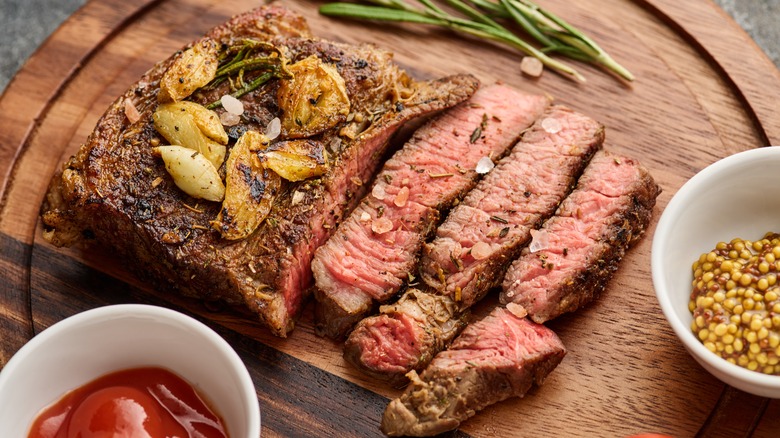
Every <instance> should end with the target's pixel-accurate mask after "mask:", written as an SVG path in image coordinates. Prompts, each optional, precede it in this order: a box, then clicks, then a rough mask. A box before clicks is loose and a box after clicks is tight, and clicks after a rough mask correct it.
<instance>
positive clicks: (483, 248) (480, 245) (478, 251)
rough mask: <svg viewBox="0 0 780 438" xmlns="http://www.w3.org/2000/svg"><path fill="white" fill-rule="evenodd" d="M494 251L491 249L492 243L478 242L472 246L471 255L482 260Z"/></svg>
mask: <svg viewBox="0 0 780 438" xmlns="http://www.w3.org/2000/svg"><path fill="white" fill-rule="evenodd" d="M492 252H493V251H492V250H491V249H490V244H489V243H487V242H477V243H475V244H474V246H472V247H471V256H472V257H474V259H475V260H482V259H485V258H487V257H489V256H490V254H491V253H492Z"/></svg>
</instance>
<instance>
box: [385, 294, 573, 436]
mask: <svg viewBox="0 0 780 438" xmlns="http://www.w3.org/2000/svg"><path fill="white" fill-rule="evenodd" d="M565 354H566V350H565V348H564V346H563V343H561V341H560V339H558V336H556V335H555V333H553V332H552V330H550V329H548V328H547V327H545V326H543V325H541V324H536V323H533V322H531V321H529V320H528V319H527V318H521V317H517V316H515V315H514V314H513V313H512V312H510V311H508V310H507V309H506V308H504V307H498V308H496V309H494V310H493V311H492V312H491V313H490V314H488V316H486V317H485V318H483V319H482V320H480V321H478V322H476V323H474V324H471V325H469V326H468V327H467V328H466V329H465V330H464V331H463V333H462V334H461V335H460V336H458V338H457V339H455V341H454V342H453V343H452V345H451V346H450V348H449V349H448V350H445V351H442V352H441V353H439V354H438V355H436V357H435V358H434V359H433V361H432V362H431V364H430V365H429V366H428V367H427V368H426V369H425V370H424V371H423V372H422V373H421V374H420V375H418V374H417V372H416V371H411V372H409V377H410V378H411V383H410V384H409V386H408V387H407V388H406V390H405V391H404V393H403V394H402V395H401V397H399V398H397V399H394V400H392V401H391V402H390V404H389V405H388V406H387V409H386V410H385V413H384V416H383V417H382V424H381V428H382V431H383V432H384V433H386V434H387V435H390V436H403V435H410V436H432V435H436V434H439V433H442V432H446V431H448V430H452V429H455V428H456V427H458V425H459V424H460V423H461V422H463V421H465V420H466V419H468V418H469V417H471V416H473V415H474V414H476V413H477V411H479V410H481V409H483V408H485V407H487V406H489V405H492V404H494V403H498V402H500V401H502V400H506V399H507V398H509V397H522V396H524V395H525V394H526V393H527V392H528V390H529V389H531V387H532V386H533V385H534V384H535V385H541V384H542V383H543V382H544V380H545V378H546V377H547V376H548V375H549V374H550V372H552V370H554V369H555V367H557V366H558V364H559V363H560V362H561V360H563V357H564V356H565Z"/></svg>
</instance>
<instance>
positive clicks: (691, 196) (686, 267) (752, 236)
mask: <svg viewBox="0 0 780 438" xmlns="http://www.w3.org/2000/svg"><path fill="white" fill-rule="evenodd" d="M651 264H652V276H653V286H654V287H655V292H656V296H657V297H658V301H659V303H660V305H661V308H662V310H663V312H664V315H665V317H666V319H667V320H668V321H669V324H670V325H671V327H672V329H673V330H674V332H675V333H676V334H677V336H678V337H679V338H680V340H681V341H682V343H683V344H684V345H685V347H686V349H687V350H688V352H689V353H690V354H691V355H692V356H693V357H694V359H696V361H698V362H699V364H701V366H702V367H704V368H705V369H706V370H707V371H709V372H710V373H712V374H713V375H714V376H715V377H717V378H718V379H720V380H722V381H723V382H725V383H727V384H729V385H731V386H733V387H735V388H738V389H741V390H743V391H746V392H749V393H752V394H755V395H759V396H764V397H772V398H780V278H779V277H780V147H777V146H768V147H762V148H758V149H752V150H748V151H745V152H740V153H737V154H734V155H731V156H729V157H726V158H724V159H721V160H719V161H717V162H715V163H713V164H712V165H710V166H708V167H706V168H705V169H703V170H702V171H701V172H699V173H697V174H696V175H695V176H694V177H693V178H691V179H690V180H689V181H688V182H686V183H685V184H684V185H683V186H682V187H681V188H680V190H679V191H678V192H677V193H676V194H675V195H674V196H673V197H672V199H671V201H670V202H669V204H668V205H667V207H666V209H665V210H664V212H663V214H662V215H661V218H660V220H659V222H658V226H657V227H656V230H655V234H654V237H653V245H652V256H651Z"/></svg>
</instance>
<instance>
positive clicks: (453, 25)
mask: <svg viewBox="0 0 780 438" xmlns="http://www.w3.org/2000/svg"><path fill="white" fill-rule="evenodd" d="M366 1H367V2H368V3H371V4H372V5H363V4H356V3H329V4H325V5H323V6H321V7H320V9H319V11H320V13H321V14H323V15H328V16H337V17H346V18H353V19H361V20H380V21H397V22H408V23H418V24H428V25H435V26H440V27H446V28H449V29H452V30H455V31H458V32H462V33H467V34H470V35H473V36H476V37H478V38H482V39H487V40H492V41H496V42H499V43H503V44H506V45H509V46H510V47H514V48H516V49H519V50H520V51H522V52H524V53H525V54H527V55H529V56H533V57H535V58H537V59H538V60H540V61H541V62H542V63H543V64H544V65H545V66H547V67H549V68H551V69H553V70H555V71H557V72H558V73H561V74H563V75H564V76H566V77H570V78H572V79H575V80H577V81H580V82H585V78H584V77H583V76H582V75H581V74H580V73H579V72H578V71H577V70H575V69H574V68H573V67H571V66H570V65H569V64H567V63H564V62H562V61H559V60H557V59H554V58H552V57H551V56H550V55H549V54H550V53H557V54H559V55H562V56H566V57H568V58H570V59H575V60H578V61H586V62H591V63H595V64H599V65H602V66H603V67H605V68H606V69H608V70H610V71H612V72H614V73H615V74H617V75H619V76H620V77H622V78H624V79H626V80H628V81H631V80H633V79H634V77H633V75H632V74H631V73H630V72H629V71H628V70H626V69H625V68H624V67H622V66H621V65H620V64H618V63H617V62H615V61H614V60H613V59H612V58H611V57H610V56H609V55H608V54H607V53H606V52H605V51H604V50H603V49H601V48H600V47H599V46H598V45H597V44H596V43H595V42H594V41H593V40H592V39H590V38H589V37H587V36H586V35H585V34H583V33H582V32H580V31H579V30H577V29H576V28H574V27H573V26H571V25H570V24H568V23H567V22H565V21H564V20H563V19H561V18H560V17H558V16H556V15H554V14H552V13H551V12H549V11H546V10H544V9H542V8H541V7H539V6H538V5H536V4H534V3H532V2H531V1H529V0H495V1H493V0H445V1H446V2H447V4H448V5H449V6H450V7H452V8H453V9H455V10H456V11H458V12H459V13H460V14H462V15H463V16H465V17H466V18H462V17H460V16H456V15H453V14H450V13H447V12H445V11H444V10H443V9H442V8H440V7H439V6H437V5H436V4H435V3H434V2H433V0H417V2H418V3H420V6H412V5H411V4H409V3H407V2H406V1H404V0H366ZM467 1H468V3H467ZM499 20H511V21H512V22H514V23H516V24H517V25H518V26H520V27H521V28H522V29H523V30H525V32H526V33H528V35H530V36H531V37H532V38H533V39H534V40H535V41H536V42H538V43H539V44H540V45H541V48H536V47H535V46H533V45H532V44H530V43H528V42H527V41H525V40H523V39H521V38H520V37H518V36H517V35H516V34H514V33H513V32H511V31H510V30H509V29H508V28H507V27H505V26H504V25H502V24H500V23H499Z"/></svg>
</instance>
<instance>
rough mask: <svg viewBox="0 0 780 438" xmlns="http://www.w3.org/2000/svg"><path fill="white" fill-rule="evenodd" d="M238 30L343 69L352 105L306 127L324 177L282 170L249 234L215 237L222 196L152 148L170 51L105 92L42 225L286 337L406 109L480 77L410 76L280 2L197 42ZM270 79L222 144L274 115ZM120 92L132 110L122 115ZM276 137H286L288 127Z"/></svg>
mask: <svg viewBox="0 0 780 438" xmlns="http://www.w3.org/2000/svg"><path fill="white" fill-rule="evenodd" d="M246 38H252V39H254V40H258V41H262V42H267V43H270V44H272V45H273V46H275V47H276V48H277V49H279V50H280V51H281V53H282V54H283V55H284V56H285V57H287V58H288V59H289V60H290V62H296V61H298V60H301V59H304V58H307V57H309V56H311V55H315V56H317V57H318V58H320V59H321V61H322V62H323V63H327V64H329V65H332V66H334V67H335V68H336V70H337V71H338V73H339V74H340V75H341V76H342V77H343V79H344V82H345V86H346V93H347V95H348V96H349V100H350V102H351V103H352V106H351V108H350V111H351V114H352V115H351V117H347V121H343V122H339V123H338V124H336V125H335V126H332V127H330V128H328V129H326V130H325V131H324V132H321V133H318V134H316V135H315V136H314V137H312V139H313V140H316V141H317V142H320V143H321V144H323V145H325V147H326V148H327V151H328V156H329V157H330V161H329V163H328V165H329V170H328V171H327V172H326V173H325V174H324V175H322V176H320V177H315V178H310V179H307V180H303V181H300V182H295V183H293V182H288V181H286V180H285V181H283V183H282V186H281V189H280V191H279V192H278V193H277V194H276V198H275V201H274V204H273V207H272V209H271V211H270V213H269V214H268V216H267V218H266V219H265V221H264V222H263V223H262V224H261V225H260V226H259V228H258V229H257V230H256V231H255V232H254V233H253V234H251V235H249V236H248V237H247V238H244V239H241V240H235V241H228V240H225V239H222V238H221V237H220V235H219V233H218V232H217V231H215V230H214V229H213V228H211V226H210V221H213V220H214V219H215V218H216V217H217V214H218V212H219V210H220V207H221V206H220V204H219V203H215V202H209V201H203V200H199V199H195V198H192V197H190V196H188V195H186V194H185V193H184V192H182V191H181V190H179V189H178V188H177V187H176V186H175V185H174V183H173V181H172V179H171V177H170V176H169V174H168V173H167V172H166V170H165V167H164V165H163V163H162V162H161V160H160V159H159V158H158V157H156V156H154V155H153V154H152V151H151V145H152V144H153V142H157V141H159V140H160V137H159V135H158V134H157V132H156V131H155V129H154V127H153V125H152V121H151V115H152V113H153V112H154V111H155V109H156V108H157V105H158V98H157V95H158V92H159V87H160V85H159V82H160V78H161V77H162V75H163V73H164V72H165V71H166V70H167V69H168V67H169V66H171V65H172V63H174V61H175V60H176V59H177V58H178V57H179V56H181V55H180V54H178V53H177V54H175V55H174V56H172V57H171V58H169V59H167V60H165V61H162V62H161V63H159V64H158V65H156V66H154V67H153V68H152V69H151V70H150V71H149V72H148V73H146V74H145V75H144V76H143V77H142V78H141V80H140V81H139V82H138V83H136V84H135V85H134V86H132V87H131V88H130V89H129V90H128V91H127V92H126V93H125V94H124V95H122V96H121V97H119V99H117V100H116V101H115V102H114V103H113V104H112V106H111V107H110V108H109V109H108V111H107V112H106V113H105V114H104V116H103V117H102V118H101V119H100V121H99V122H98V123H97V126H96V128H95V131H94V132H93V133H92V134H91V135H90V137H89V138H88V140H87V142H86V144H85V145H84V146H82V148H81V149H80V150H79V151H78V153H77V154H76V155H75V156H74V157H72V158H71V159H70V160H69V161H68V162H67V163H65V165H64V166H63V168H62V170H61V172H59V173H57V175H55V177H54V179H53V180H52V183H51V186H50V190H49V193H48V195H47V199H46V202H45V203H44V206H43V209H42V218H43V222H44V225H45V228H46V234H45V236H46V237H47V238H48V239H49V240H50V241H51V242H52V243H54V244H55V245H70V244H73V243H74V242H75V241H77V240H81V238H82V237H84V236H87V237H90V238H91V237H94V238H95V239H96V240H97V241H98V242H99V243H101V244H103V245H107V246H109V247H111V248H113V249H114V250H115V251H116V252H117V253H118V254H119V255H120V256H121V257H124V258H126V259H127V260H128V262H130V264H132V265H133V267H134V268H135V271H136V272H137V273H138V274H139V275H140V276H141V277H143V278H146V279H149V280H151V281H153V282H155V283H156V284H157V285H159V287H161V289H169V288H173V289H177V290H178V291H179V292H181V293H182V294H185V295H188V296H194V297H200V298H203V299H206V300H215V299H220V300H225V301H227V302H229V303H234V304H241V305H244V306H246V307H247V308H249V309H250V310H251V311H252V312H254V313H255V314H256V315H257V317H258V319H259V320H260V321H261V322H262V323H264V324H265V325H266V326H268V328H269V329H270V330H271V331H272V332H273V333H274V334H276V335H279V336H285V335H286V334H287V333H288V332H289V331H290V330H292V328H293V326H294V322H295V319H296V318H297V316H298V314H299V312H300V310H301V307H302V305H303V302H304V300H305V299H306V298H307V296H308V295H309V292H308V290H309V286H310V285H311V283H312V277H311V270H310V263H311V259H312V257H313V253H314V250H315V249H316V248H317V247H318V246H319V245H320V244H321V243H322V242H324V241H325V239H326V238H327V237H328V236H329V235H330V233H331V231H332V230H333V229H335V227H336V226H337V224H338V223H339V222H340V221H341V219H342V218H343V217H344V216H345V214H347V213H348V212H349V211H351V210H352V208H353V207H354V205H355V204H356V202H357V201H358V200H359V199H360V198H361V197H362V195H363V193H364V191H365V188H366V186H367V184H364V183H365V182H367V181H370V179H371V178H372V176H373V174H374V173H375V171H376V169H377V168H378V166H379V165H380V160H379V157H381V156H382V155H383V154H384V152H385V150H386V148H387V145H388V143H389V140H390V139H391V137H392V136H393V134H394V133H395V132H396V131H397V130H398V129H399V128H400V127H401V126H402V124H403V123H404V122H406V121H408V120H411V119H413V118H416V117H420V116H423V115H426V114H428V113H432V112H436V111H438V110H441V109H444V108H448V107H450V106H453V105H456V104H458V103H459V102H462V101H463V100H465V99H467V98H468V97H469V96H470V95H471V94H472V93H473V92H474V91H475V90H476V88H477V87H478V82H477V80H476V79H475V78H473V77H471V76H467V75H462V76H453V77H449V78H444V79H440V80H432V81H427V82H418V81H415V80H413V79H411V78H410V77H409V76H408V75H407V74H406V73H405V72H404V71H402V70H401V69H399V68H398V67H397V66H396V65H395V64H393V62H392V59H391V58H392V55H391V54H390V53H389V52H386V51H383V50H380V49H377V48H376V47H373V46H370V45H360V46H352V45H346V44H338V43H333V42H328V41H323V40H319V39H316V38H313V37H311V35H310V32H309V29H308V27H307V25H306V23H305V21H304V20H303V18H302V17H301V16H299V15H298V14H295V13H292V12H290V11H289V10H287V9H285V8H283V7H281V6H278V5H270V6H264V7H261V8H258V9H255V10H253V11H250V12H247V13H245V14H242V15H239V16H236V17H234V18H233V19H231V20H230V21H229V22H227V23H225V24H223V25H221V26H219V27H216V28H215V29H213V30H211V31H210V32H209V33H208V34H206V36H205V37H204V39H203V40H201V41H204V40H207V39H210V40H213V41H215V42H216V43H217V44H218V45H219V46H222V47H224V46H226V45H227V46H229V45H231V44H237V43H239V42H241V41H243V40H244V39H246ZM196 43H197V42H196ZM196 43H193V44H196ZM244 79H246V80H251V77H245V78H244ZM228 87H229V84H228V83H227V82H225V83H223V84H222V85H220V86H217V87H216V88H215V89H213V90H201V91H199V92H196V93H195V94H194V95H193V96H191V100H193V101H196V102H197V103H201V104H207V103H210V102H212V101H214V100H217V99H218V98H219V97H220V96H221V95H224V94H227V93H228V92H229V91H230V90H229V89H228ZM278 87H279V81H278V80H271V81H269V82H267V83H266V84H264V85H261V86H260V87H259V88H257V89H256V90H254V91H252V92H250V93H249V94H246V95H245V96H243V97H241V100H242V102H243V104H244V108H245V111H244V115H243V116H242V119H241V122H240V123H239V125H237V126H234V127H231V128H229V129H228V134H229V135H230V137H231V139H232V140H231V142H230V144H229V145H228V150H230V148H231V146H232V144H233V143H234V142H235V140H236V138H238V136H240V134H241V133H242V132H243V131H245V130H248V129H251V130H257V131H260V132H263V131H264V130H265V127H266V126H267V124H268V123H269V121H270V120H271V119H273V118H274V117H279V116H280V115H281V114H282V110H281V109H280V107H279V105H278V104H277V101H276V97H275V96H276V92H277V89H278ZM128 103H129V104H131V105H132V106H134V107H135V108H136V109H137V110H138V111H139V112H140V115H141V118H140V120H138V121H135V122H132V123H131V122H130V121H129V120H128V118H127V117H126V115H125V111H124V108H125V105H127V104H128ZM217 111H218V112H219V113H221V112H223V111H224V110H222V109H218V110H217ZM279 140H285V138H284V133H282V136H281V137H280V138H279ZM228 153H229V152H228Z"/></svg>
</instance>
